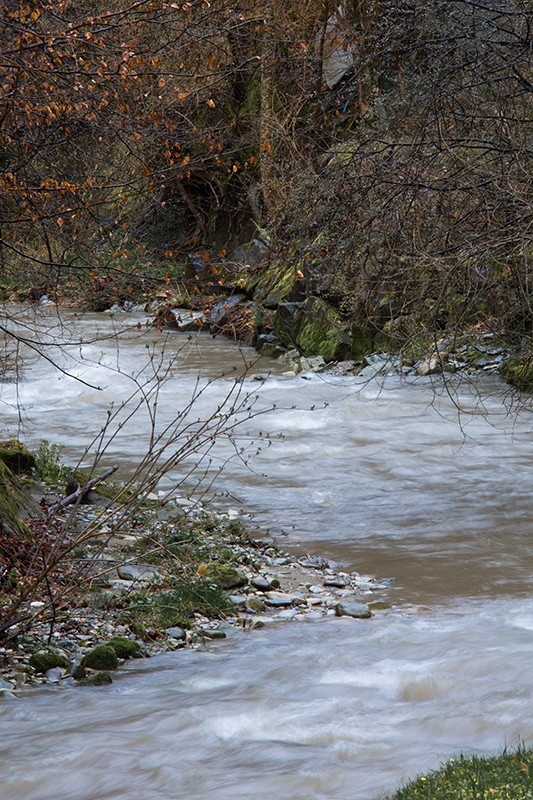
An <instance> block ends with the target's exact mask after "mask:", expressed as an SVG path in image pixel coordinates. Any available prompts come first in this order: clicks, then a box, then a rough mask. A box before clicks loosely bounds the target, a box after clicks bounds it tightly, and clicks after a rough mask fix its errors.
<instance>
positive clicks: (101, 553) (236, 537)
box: [0, 492, 390, 698]
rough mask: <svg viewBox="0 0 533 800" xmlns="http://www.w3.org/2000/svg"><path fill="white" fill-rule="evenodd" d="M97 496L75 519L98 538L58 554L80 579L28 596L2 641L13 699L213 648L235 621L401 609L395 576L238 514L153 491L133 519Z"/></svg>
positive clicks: (0, 672)
mask: <svg viewBox="0 0 533 800" xmlns="http://www.w3.org/2000/svg"><path fill="white" fill-rule="evenodd" d="M92 494H93V497H94V500H93V502H94V503H96V506H95V507H93V506H80V507H79V508H78V510H77V512H76V518H75V520H72V521H71V525H74V526H76V527H77V528H78V529H79V528H80V526H81V527H84V526H88V525H91V526H93V530H92V533H91V536H90V537H89V538H86V539H85V541H84V544H83V547H78V548H76V549H75V550H73V551H72V552H70V553H68V554H67V555H66V556H65V558H63V559H62V560H61V562H60V563H59V564H58V570H57V572H58V573H67V572H68V571H74V572H75V574H76V575H77V579H78V580H77V585H76V588H75V589H73V588H72V586H70V588H69V590H68V592H66V593H65V597H64V598H62V599H61V600H59V601H57V603H52V604H51V602H50V594H49V591H50V587H49V586H48V585H46V584H44V585H43V586H41V587H40V589H39V590H38V591H34V592H33V593H32V594H31V597H30V598H28V601H27V602H26V603H25V604H23V605H22V606H21V608H20V609H19V617H21V618H22V621H21V623H20V624H18V625H17V624H14V625H13V626H12V627H11V628H9V629H8V635H9V641H8V642H7V643H6V644H5V646H3V647H0V665H1V666H0V678H1V682H0V694H1V695H2V696H3V697H8V698H9V697H14V696H16V695H17V694H18V693H20V692H24V691H25V690H27V689H28V688H29V687H33V686H35V685H38V684H52V685H56V686H61V687H65V686H73V685H76V684H81V685H87V684H92V685H104V684H107V683H111V682H112V677H111V674H110V673H111V672H113V671H114V670H115V669H116V668H117V667H118V665H119V664H120V663H123V660H124V659H128V658H130V657H143V656H145V657H149V656H152V655H155V654H159V653H162V652H166V651H172V650H178V649H183V648H191V647H192V648H203V647H205V646H206V645H208V643H209V642H210V641H212V640H217V639H224V638H225V637H226V633H227V631H228V630H229V629H230V628H233V629H241V630H245V631H252V630H254V629H257V628H262V627H265V626H268V625H271V624H275V623H281V622H288V621H291V620H293V621H302V620H305V619H309V618H314V619H317V618H320V617H323V616H339V617H340V616H344V617H349V618H353V619H365V618H370V617H371V616H372V614H373V612H375V611H377V610H379V611H382V610H385V609H387V608H389V604H388V602H387V601H386V599H385V596H386V593H387V589H388V588H389V586H390V581H385V582H384V583H382V582H379V581H378V580H377V579H376V578H375V577H373V576H367V575H360V574H359V573H357V572H351V573H346V572H344V571H342V569H340V568H339V566H338V565H337V564H335V563H334V562H332V561H331V560H330V561H328V560H326V559H323V558H321V557H319V556H314V555H313V556H311V555H310V556H305V557H299V558H298V557H296V556H295V555H294V554H291V553H289V552H287V551H286V550H284V549H282V548H281V547H280V546H279V544H277V543H276V542H275V541H273V540H272V539H270V538H268V539H261V538H256V537H254V536H252V535H251V533H250V532H249V530H248V529H247V527H246V526H245V525H244V524H243V522H242V521H241V520H240V519H239V517H238V516H237V514H236V512H230V513H229V514H222V515H215V514H214V513H212V512H211V513H210V512H208V511H207V510H206V509H204V508H203V507H202V505H201V504H198V503H196V504H195V503H193V502H192V501H189V500H187V499H185V498H174V499H173V500H172V501H171V502H170V503H169V502H165V503H164V504H162V503H161V502H159V500H158V499H157V498H156V496H151V497H149V498H148V500H146V501H145V502H144V503H143V504H142V505H141V506H140V507H139V509H138V510H137V512H136V513H135V514H134V515H133V517H132V518H131V519H130V521H129V523H128V524H127V525H125V524H124V520H123V518H122V517H121V516H120V515H119V514H117V515H114V514H113V509H112V508H111V509H109V510H108V511H107V513H106V514H105V521H104V522H102V521H101V520H100V521H99V518H100V517H101V509H100V507H101V505H102V498H101V497H100V498H98V497H97V496H96V492H93V493H92ZM45 499H46V502H47V503H50V501H51V500H53V499H55V498H54V496H53V494H52V495H51V494H50V493H48V495H47V496H46V498H45ZM61 513H62V514H64V513H66V511H63V512H61ZM68 513H70V512H68ZM55 579H56V581H58V580H60V575H59V574H58V575H56V578H55ZM28 616H29V617H33V618H32V619H31V624H28V623H27V622H24V620H25V619H26V618H27V617H28ZM17 628H19V629H20V633H17ZM110 648H111V650H112V651H113V649H114V650H115V656H113V653H112V652H111V653H110V652H109V649H110ZM117 657H118V661H117Z"/></svg>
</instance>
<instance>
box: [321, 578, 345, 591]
mask: <svg viewBox="0 0 533 800" xmlns="http://www.w3.org/2000/svg"><path fill="white" fill-rule="evenodd" d="M324 586H333V588H335V589H344V588H345V587H346V586H347V581H346V578H342V577H341V576H340V575H331V576H329V577H327V578H324Z"/></svg>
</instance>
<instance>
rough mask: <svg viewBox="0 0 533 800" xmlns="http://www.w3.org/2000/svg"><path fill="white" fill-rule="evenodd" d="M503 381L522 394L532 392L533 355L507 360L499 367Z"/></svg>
mask: <svg viewBox="0 0 533 800" xmlns="http://www.w3.org/2000/svg"><path fill="white" fill-rule="evenodd" d="M500 375H501V377H502V378H503V380H504V381H506V382H507V383H510V384H511V386H516V388H517V389H520V391H522V392H533V355H529V356H524V357H522V358H520V357H517V356H513V357H512V358H508V359H507V360H506V361H504V363H503V364H502V366H501V367H500Z"/></svg>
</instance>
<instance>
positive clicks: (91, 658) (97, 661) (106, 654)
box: [81, 644, 118, 670]
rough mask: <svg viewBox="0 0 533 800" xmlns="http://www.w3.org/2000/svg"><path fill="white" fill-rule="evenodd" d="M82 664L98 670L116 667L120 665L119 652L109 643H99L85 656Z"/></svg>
mask: <svg viewBox="0 0 533 800" xmlns="http://www.w3.org/2000/svg"><path fill="white" fill-rule="evenodd" d="M81 666H82V667H86V668H87V669H97V670H111V669H116V668H117V667H118V658H117V654H116V652H115V651H114V649H113V648H112V647H110V646H109V645H106V644H99V645H97V646H96V647H94V648H93V649H92V650H90V651H89V652H88V653H86V655H84V656H83V658H82V660H81Z"/></svg>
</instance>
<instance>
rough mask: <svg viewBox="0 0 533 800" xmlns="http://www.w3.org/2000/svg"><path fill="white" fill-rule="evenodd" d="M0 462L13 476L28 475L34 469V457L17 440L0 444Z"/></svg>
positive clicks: (9, 440)
mask: <svg viewBox="0 0 533 800" xmlns="http://www.w3.org/2000/svg"><path fill="white" fill-rule="evenodd" d="M0 461H3V463H4V464H5V465H6V467H9V469H10V470H11V472H13V473H14V474H15V475H21V474H22V473H29V472H31V471H32V469H33V468H34V467H35V458H34V456H33V455H32V454H31V453H30V451H29V450H28V448H27V447H26V445H24V444H22V443H21V442H19V441H18V439H8V440H7V441H5V442H0Z"/></svg>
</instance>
